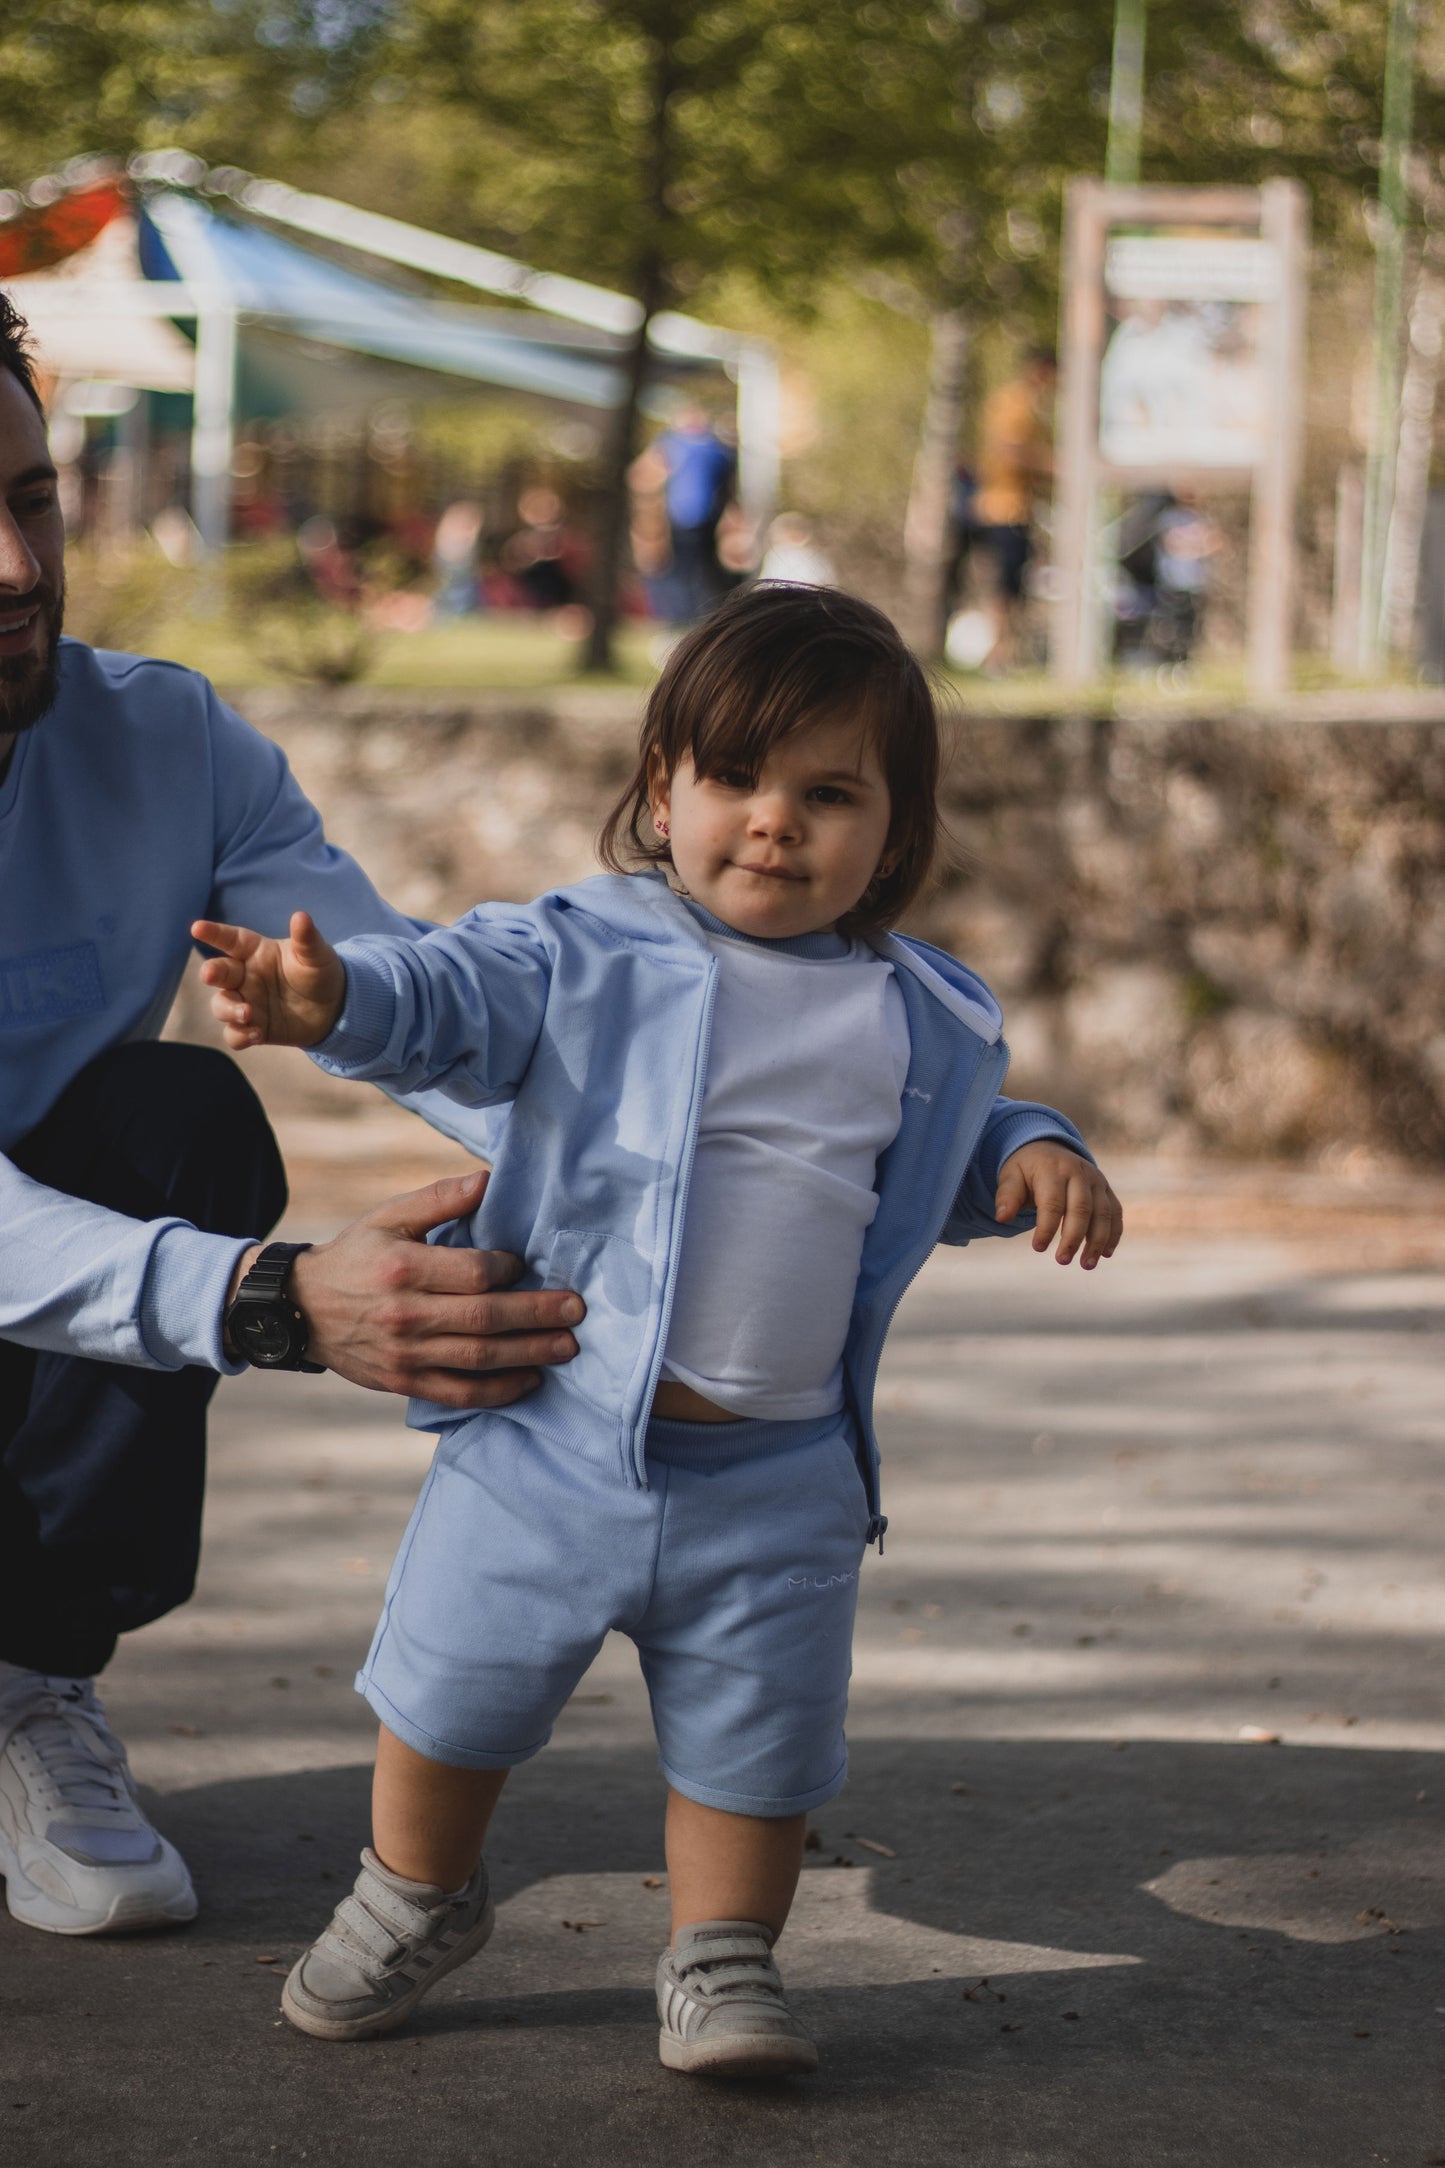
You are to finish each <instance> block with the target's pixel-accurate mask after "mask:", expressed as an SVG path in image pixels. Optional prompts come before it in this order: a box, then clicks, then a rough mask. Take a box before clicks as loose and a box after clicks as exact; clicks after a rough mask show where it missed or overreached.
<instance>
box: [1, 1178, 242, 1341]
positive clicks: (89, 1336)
mask: <svg viewBox="0 0 1445 2168" xmlns="http://www.w3.org/2000/svg"><path fill="white" fill-rule="evenodd" d="M0 1224H3V1226H4V1229H5V1240H4V1242H3V1243H0V1339H3V1340H13V1341H15V1342H17V1343H18V1344H19V1345H20V1346H21V1347H30V1348H39V1349H42V1350H45V1351H48V1352H50V1353H53V1354H57V1355H79V1356H84V1357H88V1358H90V1359H91V1360H93V1361H96V1362H110V1363H130V1364H134V1365H137V1366H139V1367H140V1368H142V1369H147V1370H179V1369H181V1368H183V1367H184V1366H185V1365H186V1364H189V1363H194V1364H198V1365H200V1366H201V1367H203V1368H205V1369H210V1370H222V1371H225V1372H226V1373H227V1374H228V1375H229V1374H233V1373H234V1372H236V1371H238V1370H240V1369H242V1368H243V1367H244V1365H242V1364H240V1363H237V1362H233V1361H231V1360H229V1359H228V1358H227V1357H226V1356H225V1354H224V1353H223V1351H222V1348H221V1308H222V1304H223V1303H224V1301H225V1296H226V1289H227V1286H228V1284H229V1282H230V1278H231V1274H232V1272H233V1270H234V1269H235V1264H236V1259H237V1258H238V1257H239V1256H240V1255H241V1254H242V1252H243V1251H244V1250H245V1249H246V1248H247V1247H248V1246H249V1243H248V1239H247V1238H245V1237H242V1238H240V1239H237V1238H234V1237H232V1236H230V1235H208V1234H202V1233H201V1232H200V1230H199V1229H198V1228H195V1227H192V1226H190V1225H189V1224H188V1223H187V1222H186V1221H185V1220H180V1219H158V1220H136V1219H128V1218H127V1217H126V1215H125V1214H124V1213H122V1212H111V1211H108V1210H107V1209H106V1208H105V1206H103V1205H98V1204H87V1203H86V1202H85V1201H84V1199H82V1198H79V1197H68V1196H66V1195H65V1194H64V1192H63V1191H61V1190H56V1189H49V1188H47V1187H46V1186H45V1184H44V1183H42V1182H33V1181H31V1179H30V1177H29V1176H28V1175H25V1174H22V1173H21V1172H20V1170H19V1168H18V1167H17V1166H16V1165H15V1164H14V1162H13V1161H12V1160H10V1159H7V1158H5V1157H4V1156H3V1155H0ZM257 1239H259V1238H257Z"/></svg>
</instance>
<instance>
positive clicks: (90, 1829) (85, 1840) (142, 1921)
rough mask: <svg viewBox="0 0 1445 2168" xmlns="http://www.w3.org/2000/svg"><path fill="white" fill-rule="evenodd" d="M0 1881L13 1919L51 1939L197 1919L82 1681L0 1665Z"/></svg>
mask: <svg viewBox="0 0 1445 2168" xmlns="http://www.w3.org/2000/svg"><path fill="white" fill-rule="evenodd" d="M0 1875H3V1876H4V1877H5V1902H6V1904H7V1905H8V1906H9V1909H10V1912H11V1914H12V1915H13V1917H14V1918H15V1919H17V1920H21V1921H23V1922H24V1924H25V1925H26V1926H27V1927H40V1928H43V1929H44V1930H45V1931H46V1933H47V1934H52V1935H105V1934H121V1933H130V1932H133V1931H135V1930H136V1929H139V1928H145V1927H173V1926H175V1925H176V1924H177V1923H178V1922H179V1921H182V1920H193V1919H194V1918H195V1916H196V1893H195V1891H194V1890H193V1889H192V1888H191V1878H190V1876H189V1874H187V1872H186V1863H185V1861H184V1860H183V1859H182V1858H181V1855H180V1853H179V1852H178V1851H177V1850H176V1848H175V1846H174V1845H173V1844H169V1843H167V1841H166V1839H165V1838H164V1837H162V1836H161V1835H160V1834H159V1833H158V1832H157V1831H156V1830H154V1829H152V1827H151V1825H150V1823H149V1822H148V1821H147V1820H146V1818H145V1816H144V1814H143V1813H142V1812H141V1809H140V1803H139V1801H138V1799H137V1797H136V1788H135V1779H134V1778H133V1777H132V1775H131V1773H130V1764H129V1763H128V1762H127V1760H126V1758H125V1748H124V1747H123V1746H122V1745H121V1743H120V1741H119V1739H117V1737H116V1736H115V1733H114V1732H113V1731H112V1730H111V1729H110V1727H109V1725H108V1724H107V1723H106V1721H105V1711H104V1710H103V1709H102V1708H101V1705H100V1703H99V1701H98V1700H97V1699H96V1694H95V1688H94V1687H93V1686H92V1684H91V1682H90V1680H89V1679H62V1678H54V1677H50V1676H49V1675H47V1674H46V1673H45V1672H42V1671H25V1670H22V1669H21V1668H20V1666H19V1665H17V1664H3V1663H0Z"/></svg>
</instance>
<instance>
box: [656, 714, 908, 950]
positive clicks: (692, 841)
mask: <svg viewBox="0 0 1445 2168" xmlns="http://www.w3.org/2000/svg"><path fill="white" fill-rule="evenodd" d="M892 810H893V808H892V802H891V800H890V798H889V794H888V785H887V783H886V782H885V781H884V778H883V771H882V769H881V768H880V767H879V765H878V756H877V754H876V753H875V752H874V750H873V747H872V744H871V743H870V741H869V739H868V736H867V734H866V732H864V731H861V730H860V729H859V727H858V725H857V723H856V722H853V721H844V722H836V723H831V722H821V723H815V724H814V725H813V726H812V727H811V728H810V729H807V730H800V731H797V732H795V733H794V734H793V736H791V737H788V738H784V739H782V740H781V741H780V742H779V743H778V744H777V745H775V746H774V747H773V749H772V751H771V752H770V753H769V754H768V755H767V758H766V759H765V760H764V762H763V765H762V769H761V771H760V773H759V774H758V775H757V777H756V778H754V779H750V778H749V777H748V776H747V775H746V774H735V773H725V774H723V775H719V776H700V775H698V773H697V771H696V770H695V768H694V767H693V765H692V762H691V760H685V761H682V762H680V763H679V765H678V767H677V768H676V769H675V771H674V772H673V775H672V778H671V780H670V781H669V780H668V779H666V778H664V777H659V779H658V781H657V784H656V787H655V789H654V791H653V798H652V814H653V820H654V822H659V821H660V822H663V823H665V825H666V828H667V832H668V836H669V840H670V841H671V844H672V862H673V865H674V866H675V867H676V869H677V876H678V879H679V881H680V882H681V884H682V886H683V887H684V888H685V889H687V891H688V893H689V894H690V895H691V896H692V897H693V898H694V899H695V900H696V901H697V902H698V903H700V904H701V905H702V906H703V909H704V910H707V911H711V912H712V914H713V917H714V918H720V919H721V920H722V921H723V923H724V925H727V926H733V927H735V928H736V929H737V931H738V932H739V933H750V934H756V935H761V936H762V937H763V938H764V939H770V940H783V939H787V938H790V937H792V936H794V935H797V934H802V933H821V932H823V931H824V930H825V929H827V928H829V927H831V926H835V925H836V924H837V922H838V920H839V919H840V918H842V917H844V916H845V915H846V913H847V912H849V911H851V910H852V908H853V906H854V904H856V903H857V901H858V899H859V897H860V896H861V895H862V894H863V892H864V890H865V889H866V888H867V886H868V884H869V882H870V881H871V880H872V879H873V876H874V875H875V874H876V873H878V872H880V871H881V872H887V871H889V870H890V864H889V863H887V862H886V859H887V848H886V847H887V843H888V829H889V823H890V821H891V818H892Z"/></svg>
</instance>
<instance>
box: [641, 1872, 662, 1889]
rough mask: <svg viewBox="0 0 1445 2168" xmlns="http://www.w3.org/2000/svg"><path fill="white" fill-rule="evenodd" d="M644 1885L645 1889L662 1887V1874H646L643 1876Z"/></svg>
mask: <svg viewBox="0 0 1445 2168" xmlns="http://www.w3.org/2000/svg"><path fill="white" fill-rule="evenodd" d="M642 1886H643V1888H644V1889H661V1888H662V1876H661V1875H660V1874H645V1875H644V1876H643V1877H642Z"/></svg>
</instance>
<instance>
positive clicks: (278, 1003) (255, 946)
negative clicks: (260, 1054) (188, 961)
mask: <svg viewBox="0 0 1445 2168" xmlns="http://www.w3.org/2000/svg"><path fill="white" fill-rule="evenodd" d="M191 936H192V938H193V939H194V940H196V941H203V942H204V943H205V945H206V947H207V948H214V949H219V950H220V951H221V954H220V955H219V956H212V957H210V958H209V959H208V960H207V961H206V962H205V963H204V964H203V965H202V966H201V977H202V979H203V980H204V981H205V983H206V985H207V986H209V987H210V988H211V989H212V992H211V1014H212V1015H213V1016H214V1017H215V1018H216V1020H217V1022H218V1023H220V1024H221V1025H222V1026H223V1031H222V1037H223V1038H224V1039H225V1042H226V1044H227V1046H229V1047H231V1048H232V1049H233V1050H234V1051H235V1052H237V1053H240V1052H241V1051H242V1050H243V1049H244V1048H246V1047H248V1046H319V1045H320V1043H321V1041H322V1040H323V1039H324V1038H325V1037H326V1036H327V1034H328V1032H329V1031H330V1030H331V1028H332V1026H333V1025H334V1024H335V1022H336V1019H337V1017H338V1016H339V1015H340V1014H341V1005H342V1002H343V1001H344V1000H345V998H346V966H345V965H344V964H343V963H342V961H341V958H340V957H339V956H338V955H337V953H336V951H335V949H334V948H333V947H332V946H331V943H330V942H329V941H327V940H324V939H323V938H322V936H321V935H320V934H319V933H318V932H317V930H316V926H315V923H314V921H313V920H312V919H311V917H310V915H309V913H307V912H305V911H293V912H292V914H291V933H290V938H289V939H288V940H285V941H272V940H269V939H268V938H267V937H266V935H265V934H259V933H252V932H251V931H250V930H249V928H247V927H245V926H226V925H223V924H221V923H220V922H219V921H218V920H216V919H210V918H198V919H197V920H196V922H195V924H194V925H193V926H192V928H191Z"/></svg>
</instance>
